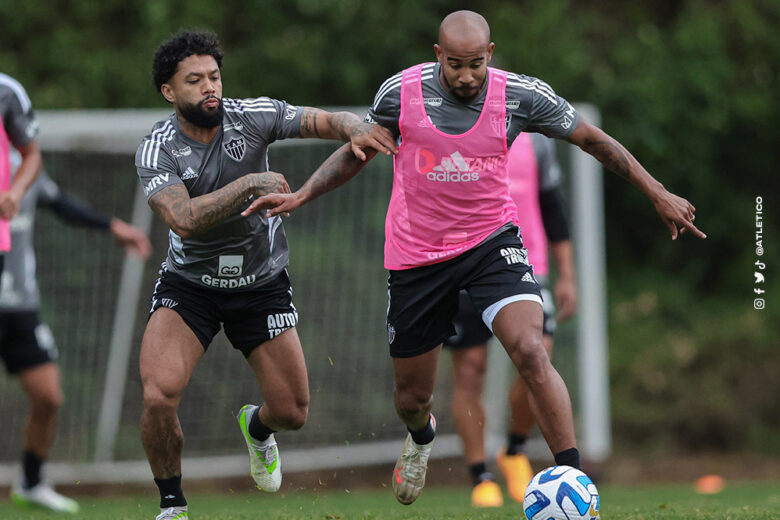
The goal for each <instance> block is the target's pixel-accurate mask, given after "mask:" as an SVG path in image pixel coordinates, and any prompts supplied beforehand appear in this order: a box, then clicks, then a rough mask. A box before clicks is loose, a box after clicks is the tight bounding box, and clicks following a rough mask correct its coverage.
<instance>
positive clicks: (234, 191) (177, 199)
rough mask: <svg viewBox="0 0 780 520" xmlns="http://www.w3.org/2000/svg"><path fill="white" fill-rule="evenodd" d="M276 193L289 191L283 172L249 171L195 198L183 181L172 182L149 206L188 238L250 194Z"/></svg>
mask: <svg viewBox="0 0 780 520" xmlns="http://www.w3.org/2000/svg"><path fill="white" fill-rule="evenodd" d="M277 192H282V193H289V192H290V187H289V186H288V185H287V181H285V180H284V177H283V176H282V175H281V174H279V173H275V172H264V173H250V174H249V175H244V176H243V177H241V178H240V179H236V180H235V181H233V182H231V183H230V184H227V185H226V186H223V187H222V188H220V189H218V190H216V191H212V192H211V193H206V194H205V195H200V196H198V197H195V198H190V194H189V192H188V191H187V188H186V187H185V186H184V185H183V184H173V185H171V186H168V187H167V188H163V189H162V190H160V191H158V192H157V193H155V194H154V195H152V197H151V198H150V199H149V205H150V206H151V207H152V209H153V210H154V212H155V213H156V214H157V215H158V216H159V217H160V218H161V219H163V220H164V221H165V223H166V224H168V227H170V228H171V230H173V232H174V233H176V234H177V235H179V236H180V237H182V238H189V237H191V236H193V235H195V234H197V233H201V232H203V231H206V230H208V229H210V228H212V227H214V226H215V225H217V224H219V223H220V222H222V221H223V220H225V219H226V218H227V217H229V216H230V215H231V214H233V212H234V211H235V209H236V208H237V207H238V206H239V205H240V204H241V203H243V202H244V201H245V200H246V199H248V198H249V196H250V195H255V196H262V195H267V194H269V193H277Z"/></svg>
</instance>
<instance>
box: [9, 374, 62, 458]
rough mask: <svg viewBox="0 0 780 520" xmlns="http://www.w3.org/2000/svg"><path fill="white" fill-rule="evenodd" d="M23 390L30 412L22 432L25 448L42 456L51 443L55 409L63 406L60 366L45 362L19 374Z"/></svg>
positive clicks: (55, 422) (45, 454) (43, 456)
mask: <svg viewBox="0 0 780 520" xmlns="http://www.w3.org/2000/svg"><path fill="white" fill-rule="evenodd" d="M19 382H20V383H21V384H22V389H23V390H24V392H25V393H26V394H27V396H28V397H29V398H30V415H29V416H28V418H27V426H26V428H25V435H24V448H25V451H29V452H32V453H34V454H35V455H37V456H38V457H40V458H41V459H45V458H46V456H47V455H48V454H49V448H51V445H52V444H53V443H54V435H55V431H56V428H57V410H59V408H60V406H61V405H62V401H63V395H62V386H61V384H60V369H59V367H58V366H57V365H56V364H55V363H44V364H42V365H38V366H35V367H32V368H29V369H27V370H24V371H22V372H21V373H20V374H19Z"/></svg>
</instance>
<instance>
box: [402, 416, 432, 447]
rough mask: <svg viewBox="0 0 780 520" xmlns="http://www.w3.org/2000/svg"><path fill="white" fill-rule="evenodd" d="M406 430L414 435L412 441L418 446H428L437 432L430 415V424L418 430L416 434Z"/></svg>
mask: <svg viewBox="0 0 780 520" xmlns="http://www.w3.org/2000/svg"><path fill="white" fill-rule="evenodd" d="M406 429H407V430H409V433H411V434H412V440H413V441H414V442H416V443H417V444H428V443H429V442H431V441H432V440H433V438H434V437H435V436H436V432H435V431H434V429H433V424H431V416H430V415H429V416H428V424H426V425H425V428H423V429H421V430H417V431H416V432H413V431H412V430H410V429H409V428H406Z"/></svg>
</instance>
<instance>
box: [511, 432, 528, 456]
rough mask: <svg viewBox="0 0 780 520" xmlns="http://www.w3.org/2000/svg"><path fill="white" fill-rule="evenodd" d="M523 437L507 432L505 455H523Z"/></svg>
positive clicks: (524, 437)
mask: <svg viewBox="0 0 780 520" xmlns="http://www.w3.org/2000/svg"><path fill="white" fill-rule="evenodd" d="M525 439H526V436H525V435H519V434H517V433H512V432H509V435H508V436H507V443H506V454H507V455H517V454H518V453H523V448H524V447H525Z"/></svg>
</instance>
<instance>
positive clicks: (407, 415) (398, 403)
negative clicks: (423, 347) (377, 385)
mask: <svg viewBox="0 0 780 520" xmlns="http://www.w3.org/2000/svg"><path fill="white" fill-rule="evenodd" d="M440 354H441V345H439V346H437V347H436V348H434V349H433V350H430V351H428V352H426V353H425V354H420V355H419V356H414V357H410V358H393V370H394V372H395V392H394V399H395V411H396V413H398V416H399V417H400V418H401V420H402V421H403V422H404V424H405V425H406V427H407V428H409V430H411V431H417V430H421V429H423V428H425V427H426V425H427V424H428V417H429V416H430V413H431V408H432V407H433V387H434V385H435V383H436V368H437V366H438V364H439V355H440Z"/></svg>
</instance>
